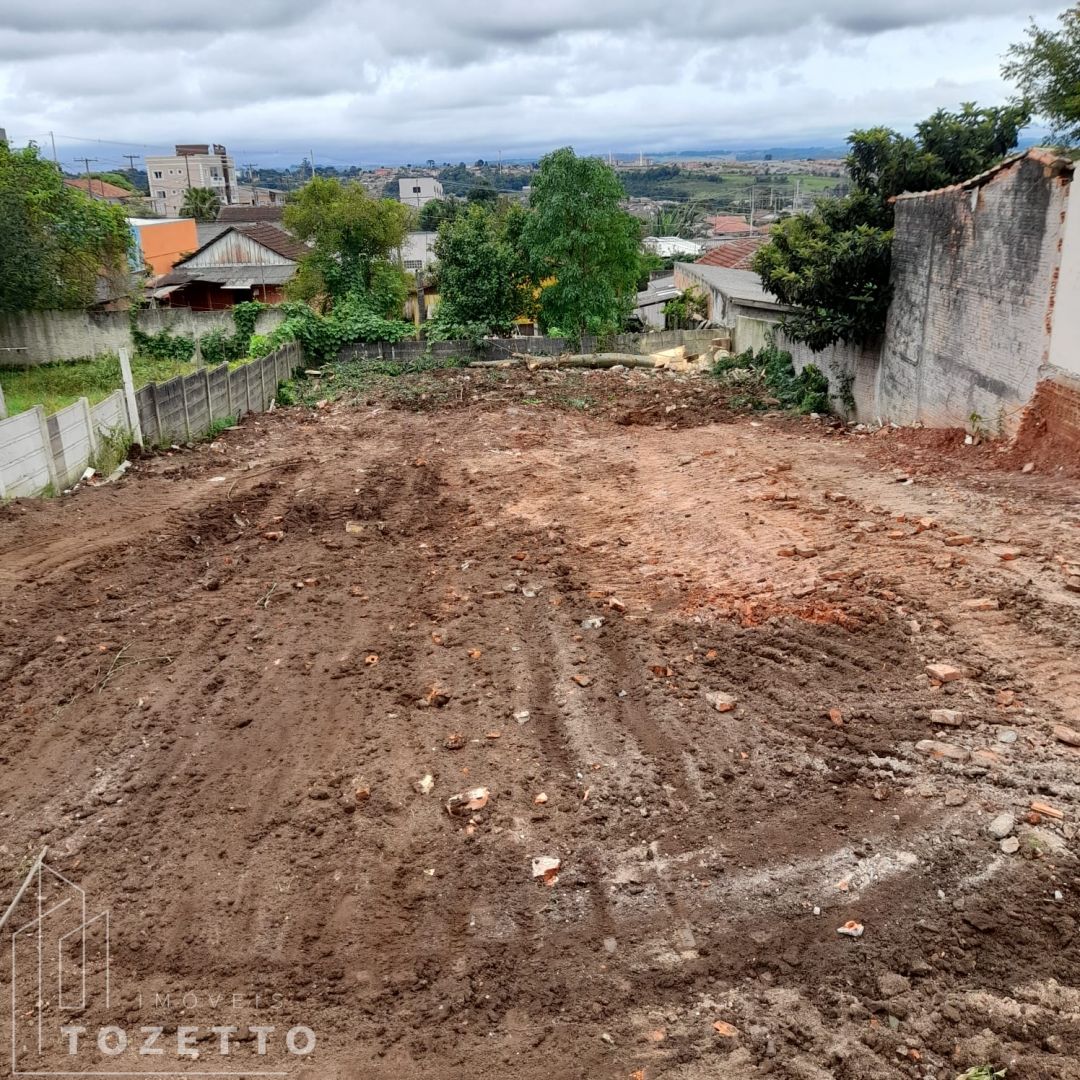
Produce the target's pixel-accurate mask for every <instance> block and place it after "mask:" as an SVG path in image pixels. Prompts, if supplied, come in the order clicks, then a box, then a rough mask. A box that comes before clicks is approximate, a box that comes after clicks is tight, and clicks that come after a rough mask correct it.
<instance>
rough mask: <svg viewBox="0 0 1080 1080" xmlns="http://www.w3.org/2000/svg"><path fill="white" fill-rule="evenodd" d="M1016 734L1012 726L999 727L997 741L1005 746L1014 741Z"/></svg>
mask: <svg viewBox="0 0 1080 1080" xmlns="http://www.w3.org/2000/svg"><path fill="white" fill-rule="evenodd" d="M1016 739H1017V735H1016V732H1015V731H1013V729H1012V728H1001V729H1000V730H999V731H998V733H997V741H998V742H999V743H1004V744H1005V745H1006V746H1009V745H1011V744H1012V743H1014V742H1016Z"/></svg>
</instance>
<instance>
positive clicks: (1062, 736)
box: [1054, 724, 1080, 746]
mask: <svg viewBox="0 0 1080 1080" xmlns="http://www.w3.org/2000/svg"><path fill="white" fill-rule="evenodd" d="M1054 738H1055V739H1057V741H1058V742H1063V743H1065V744H1066V745H1067V746H1080V731H1074V730H1073V729H1072V728H1071V727H1066V726H1065V725H1064V724H1055V725H1054Z"/></svg>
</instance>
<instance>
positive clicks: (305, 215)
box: [285, 176, 414, 306]
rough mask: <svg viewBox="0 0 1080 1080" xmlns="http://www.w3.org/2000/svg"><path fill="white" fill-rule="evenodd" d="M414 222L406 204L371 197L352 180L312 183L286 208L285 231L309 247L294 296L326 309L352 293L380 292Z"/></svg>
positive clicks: (294, 287) (301, 262)
mask: <svg viewBox="0 0 1080 1080" xmlns="http://www.w3.org/2000/svg"><path fill="white" fill-rule="evenodd" d="M413 220H414V215H413V212H412V211H411V210H410V209H409V208H408V207H407V206H403V205H402V204H401V203H399V202H395V201H394V200H392V199H373V198H372V197H371V196H370V195H369V194H368V193H367V191H366V190H365V189H364V187H363V185H361V184H359V183H357V182H356V181H349V182H347V183H344V184H343V183H342V182H341V181H340V180H335V179H331V178H327V177H321V176H317V177H315V178H314V179H313V180H310V181H309V182H308V183H306V184H305V185H304V186H303V187H302V188H301V189H300V191H299V192H298V193H297V194H296V196H295V197H294V198H293V199H292V200H290V201H289V202H288V203H287V204H286V206H285V227H286V228H287V229H289V230H290V231H291V232H293V233H294V234H295V235H296V236H298V237H299V238H300V239H301V240H306V241H307V242H308V243H309V245H310V246H311V252H310V254H308V255H305V256H304V258H303V259H301V261H300V269H299V271H298V272H297V276H296V278H295V279H294V282H293V284H292V287H291V289H290V291H291V293H292V295H294V296H295V297H297V298H298V299H301V300H312V299H315V298H319V299H321V300H322V301H323V304H324V306H330V305H332V304H333V302H334V301H335V300H337V299H340V298H342V297H345V296H348V295H350V294H352V295H359V294H366V293H371V292H373V290H375V291H381V289H382V288H383V287H385V285H386V283H387V282H388V281H389V280H390V278H391V277H392V276H393V274H394V272H396V267H393V266H392V264H391V258H392V256H393V255H394V253H396V251H397V250H398V248H400V247H401V245H402V242H403V241H404V239H405V234H406V233H407V232H408V230H409V226H410V225H411V224H412V222H413ZM376 286H378V287H379V288H378V290H376ZM392 291H393V292H394V293H395V295H396V292H397V291H398V290H396V289H395V290H392Z"/></svg>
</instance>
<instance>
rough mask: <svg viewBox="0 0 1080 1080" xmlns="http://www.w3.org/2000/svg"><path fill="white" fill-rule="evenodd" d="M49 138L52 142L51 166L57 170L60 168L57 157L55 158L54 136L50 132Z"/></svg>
mask: <svg viewBox="0 0 1080 1080" xmlns="http://www.w3.org/2000/svg"><path fill="white" fill-rule="evenodd" d="M49 138H50V139H51V140H52V159H53V164H54V165H55V166H56V167H57V168H58V169H59V168H60V159H59V158H57V156H56V136H55V135H54V134H53V133H52V132H51V131H50V132H49Z"/></svg>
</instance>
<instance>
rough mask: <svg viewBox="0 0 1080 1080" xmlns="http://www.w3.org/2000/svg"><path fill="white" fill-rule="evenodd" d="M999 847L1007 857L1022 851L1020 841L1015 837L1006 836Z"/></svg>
mask: <svg viewBox="0 0 1080 1080" xmlns="http://www.w3.org/2000/svg"><path fill="white" fill-rule="evenodd" d="M998 846H999V847H1000V848H1001V850H1002V851H1003V852H1004V853H1005V854H1006V855H1015V854H1016V853H1017V852H1018V851H1019V850H1020V841H1019V840H1018V839H1017V838H1016V837H1015V836H1006V837H1005V839H1004V840H1002V841H1001V843H1000V844H999V845H998Z"/></svg>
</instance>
